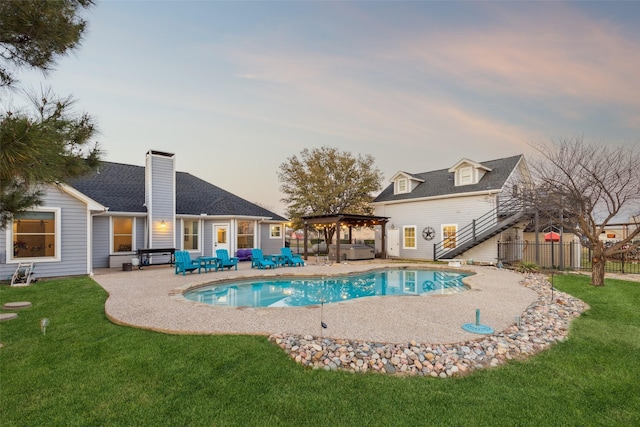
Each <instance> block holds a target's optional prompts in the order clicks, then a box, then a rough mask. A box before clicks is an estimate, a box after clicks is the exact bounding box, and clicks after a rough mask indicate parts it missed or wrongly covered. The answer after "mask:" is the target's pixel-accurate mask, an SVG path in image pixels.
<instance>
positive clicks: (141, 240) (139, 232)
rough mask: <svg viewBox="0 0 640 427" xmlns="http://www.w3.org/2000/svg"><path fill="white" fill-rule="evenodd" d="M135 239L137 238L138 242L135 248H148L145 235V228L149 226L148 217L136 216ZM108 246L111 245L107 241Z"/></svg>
mask: <svg viewBox="0 0 640 427" xmlns="http://www.w3.org/2000/svg"><path fill="white" fill-rule="evenodd" d="M134 223H135V227H136V229H135V239H136V243H135V248H136V249H144V248H146V247H147V246H146V243H147V242H146V240H145V237H144V232H145V229H146V227H147V219H146V218H142V217H136V218H135V221H134ZM107 247H109V244H108V243H107Z"/></svg>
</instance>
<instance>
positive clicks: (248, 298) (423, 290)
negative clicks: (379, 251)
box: [184, 269, 469, 307]
mask: <svg viewBox="0 0 640 427" xmlns="http://www.w3.org/2000/svg"><path fill="white" fill-rule="evenodd" d="M466 276H469V274H467V273H459V272H449V271H442V270H436V271H434V270H408V269H396V270H382V271H373V272H367V273H361V274H357V275H348V276H339V277H336V276H332V277H326V278H319V277H314V278H264V279H257V278H255V279H251V280H246V281H238V282H225V283H221V284H216V285H211V286H207V287H202V288H198V289H194V290H192V291H188V292H186V293H185V294H184V297H185V298H187V299H188V300H191V301H198V302H202V303H206V304H211V305H224V306H230V307H302V306H306V305H319V304H321V303H324V304H329V303H333V302H338V301H345V300H350V299H354V298H364V297H370V296H383V295H421V294H434V295H441V294H450V293H457V292H462V291H464V290H466V287H465V286H464V285H463V283H462V278H463V277H466Z"/></svg>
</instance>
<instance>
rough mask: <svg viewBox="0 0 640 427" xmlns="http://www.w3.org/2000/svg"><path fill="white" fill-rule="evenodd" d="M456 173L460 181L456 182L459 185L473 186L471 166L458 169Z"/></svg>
mask: <svg viewBox="0 0 640 427" xmlns="http://www.w3.org/2000/svg"><path fill="white" fill-rule="evenodd" d="M458 173H459V174H460V179H459V180H458V184H459V185H469V184H473V181H472V178H473V168H472V167H471V166H467V167H464V168H460V170H459V171H458Z"/></svg>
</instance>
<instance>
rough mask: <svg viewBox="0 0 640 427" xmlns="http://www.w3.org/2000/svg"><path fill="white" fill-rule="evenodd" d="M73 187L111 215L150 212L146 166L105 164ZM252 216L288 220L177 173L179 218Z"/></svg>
mask: <svg viewBox="0 0 640 427" xmlns="http://www.w3.org/2000/svg"><path fill="white" fill-rule="evenodd" d="M69 184H70V185H71V186H72V187H73V188H75V189H76V190H78V191H80V192H81V193H83V194H85V195H86V196H88V197H90V198H91V199H93V200H95V201H97V202H98V203H100V204H102V205H104V206H106V207H108V208H109V212H127V213H137V212H147V209H146V207H145V206H144V201H145V195H144V190H145V168H144V166H134V165H125V164H122V163H112V162H102V163H101V165H100V167H99V169H98V171H96V172H94V173H92V174H90V175H87V176H84V177H81V178H77V179H74V180H73V181H71V182H70V183H69ZM202 214H206V215H211V216H252V217H263V218H269V219H272V220H276V221H286V219H285V218H283V217H281V216H280V215H277V214H275V213H273V212H271V211H269V210H267V209H265V208H263V207H261V206H258V205H256V204H254V203H251V202H249V201H247V200H245V199H243V198H241V197H238V196H236V195H235V194H232V193H230V192H228V191H226V190H223V189H221V188H219V187H216V186H215V185H213V184H210V183H208V182H207V181H204V180H202V179H200V178H197V177H195V176H193V175H191V174H189V173H185V172H176V215H202Z"/></svg>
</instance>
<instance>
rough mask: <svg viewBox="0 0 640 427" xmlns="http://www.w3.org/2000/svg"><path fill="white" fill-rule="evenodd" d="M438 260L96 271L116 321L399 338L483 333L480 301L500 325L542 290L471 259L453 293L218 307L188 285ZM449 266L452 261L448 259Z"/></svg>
mask: <svg viewBox="0 0 640 427" xmlns="http://www.w3.org/2000/svg"><path fill="white" fill-rule="evenodd" d="M385 267H394V268H438V266H436V265H431V264H411V263H399V262H393V261H384V260H372V261H358V262H349V263H341V264H332V265H315V264H314V263H313V260H309V261H308V262H307V265H306V266H304V267H288V268H278V269H275V270H273V271H271V270H258V269H251V265H250V263H248V262H243V263H240V265H239V267H238V270H237V271H235V270H231V271H218V272H210V273H203V274H197V273H196V274H188V275H186V276H182V275H175V274H174V271H173V269H172V268H170V267H166V266H154V267H145V268H144V269H143V270H137V271H128V272H127V271H119V270H116V271H114V269H110V270H101V271H98V272H96V275H95V276H94V279H95V280H96V282H98V283H99V284H100V285H101V286H102V287H103V288H104V289H105V290H106V291H107V292H108V293H109V298H108V299H107V301H106V303H105V311H106V314H107V316H108V317H109V318H110V319H111V320H112V321H113V322H115V323H118V324H123V325H130V326H134V327H139V328H143V329H150V330H155V331H161V332H167V333H177V334H257V335H271V334H278V333H279V334H295V335H313V336H318V335H320V334H323V335H324V336H325V337H332V338H343V339H351V340H364V341H373V342H385V343H399V342H408V341H411V340H413V341H417V342H424V343H454V342H461V341H467V340H473V339H477V338H479V337H481V336H480V335H478V334H473V333H471V332H466V331H464V330H463V329H462V327H461V325H462V324H464V323H469V322H473V321H474V320H475V311H476V309H480V310H481V313H482V323H483V324H486V325H489V326H491V327H492V328H493V329H494V330H495V331H496V332H499V331H502V330H504V329H506V328H508V327H509V326H512V325H513V324H514V323H515V322H516V319H517V318H518V316H520V315H521V313H522V312H523V311H524V310H525V309H526V308H527V307H528V306H529V305H531V304H532V303H533V302H535V301H536V300H537V298H538V295H537V293H536V292H535V291H533V290H531V289H527V288H525V287H523V286H521V285H520V284H519V282H520V281H521V280H522V278H523V276H522V275H521V274H519V273H515V272H512V271H508V270H501V269H497V268H493V267H479V266H472V265H470V266H464V269H465V270H468V271H472V272H475V273H476V274H475V275H474V276H471V277H469V278H467V279H465V283H466V284H467V285H468V286H469V287H470V288H471V289H470V291H468V292H464V293H461V294H457V295H448V296H432V297H429V296H400V297H368V298H362V299H359V300H352V301H346V302H341V303H336V304H327V305H324V307H323V314H322V316H323V320H324V322H325V323H326V324H327V325H328V327H327V328H326V329H321V327H320V310H321V309H320V307H319V306H312V307H301V308H293V307H287V308H243V307H238V308H235V307H219V306H215V307H214V306H209V305H206V304H202V303H198V302H193V301H188V300H186V299H185V298H184V297H183V296H182V292H183V291H184V290H186V289H188V288H190V287H193V286H199V285H203V284H206V283H210V282H213V281H217V280H227V279H246V278H250V277H255V276H261V277H274V276H330V275H341V274H348V273H352V272H361V271H367V270H371V269H376V268H385ZM443 268H446V267H443Z"/></svg>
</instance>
